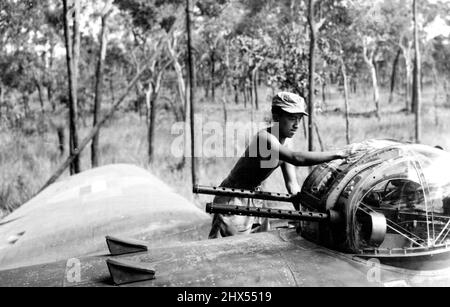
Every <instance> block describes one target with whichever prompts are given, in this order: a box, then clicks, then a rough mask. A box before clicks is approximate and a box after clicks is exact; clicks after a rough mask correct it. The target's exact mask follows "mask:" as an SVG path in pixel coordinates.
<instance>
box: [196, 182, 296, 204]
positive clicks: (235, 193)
mask: <svg viewBox="0 0 450 307" xmlns="http://www.w3.org/2000/svg"><path fill="white" fill-rule="evenodd" d="M193 191H194V193H197V194H210V195H218V196H230V197H244V198H255V199H264V200H274V201H282V202H293V201H294V197H295V195H292V194H283V193H273V192H262V191H251V190H244V189H235V188H225V187H207V186H200V185H195V186H194V189H193Z"/></svg>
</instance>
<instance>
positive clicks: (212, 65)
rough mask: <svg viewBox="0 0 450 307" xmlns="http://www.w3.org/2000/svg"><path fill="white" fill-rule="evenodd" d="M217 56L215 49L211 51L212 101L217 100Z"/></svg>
mask: <svg viewBox="0 0 450 307" xmlns="http://www.w3.org/2000/svg"><path fill="white" fill-rule="evenodd" d="M215 78H216V58H215V55H214V51H212V52H211V97H212V102H213V103H214V102H216V82H215Z"/></svg>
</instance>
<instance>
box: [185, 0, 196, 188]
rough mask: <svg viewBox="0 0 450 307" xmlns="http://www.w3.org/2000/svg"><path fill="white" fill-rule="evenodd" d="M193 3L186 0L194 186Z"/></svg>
mask: <svg viewBox="0 0 450 307" xmlns="http://www.w3.org/2000/svg"><path fill="white" fill-rule="evenodd" d="M191 9H192V8H191V4H190V1H189V0H186V30H187V49H188V64H189V65H188V74H189V100H190V111H191V113H190V120H191V153H192V160H191V178H192V186H195V185H196V184H197V159H196V157H195V154H196V152H195V133H194V131H195V127H194V123H195V74H194V57H193V54H192V42H191V36H192V33H191Z"/></svg>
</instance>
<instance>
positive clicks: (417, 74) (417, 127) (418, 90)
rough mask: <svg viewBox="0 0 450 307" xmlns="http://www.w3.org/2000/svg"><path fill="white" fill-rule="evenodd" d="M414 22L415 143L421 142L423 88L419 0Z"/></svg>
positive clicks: (415, 9)
mask: <svg viewBox="0 0 450 307" xmlns="http://www.w3.org/2000/svg"><path fill="white" fill-rule="evenodd" d="M413 22H414V55H415V56H414V79H413V100H412V101H413V111H414V114H415V141H416V143H419V142H420V141H421V129H420V128H421V127H420V126H421V118H420V112H421V107H422V106H421V103H422V101H421V100H422V97H421V88H420V75H421V67H420V66H421V63H420V50H419V47H420V46H419V33H418V32H419V30H418V25H417V0H413Z"/></svg>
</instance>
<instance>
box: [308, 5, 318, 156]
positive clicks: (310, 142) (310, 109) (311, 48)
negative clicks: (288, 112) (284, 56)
mask: <svg viewBox="0 0 450 307" xmlns="http://www.w3.org/2000/svg"><path fill="white" fill-rule="evenodd" d="M314 3H315V0H309V7H308V23H309V31H310V42H309V90H308V97H309V104H308V113H309V116H308V120H309V121H308V136H309V138H308V149H309V151H314V136H313V128H314V127H313V126H314V71H315V65H316V63H315V58H314V57H315V53H316V27H315V23H314Z"/></svg>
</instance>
